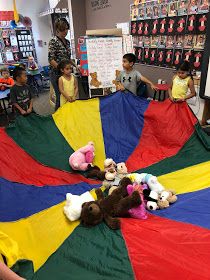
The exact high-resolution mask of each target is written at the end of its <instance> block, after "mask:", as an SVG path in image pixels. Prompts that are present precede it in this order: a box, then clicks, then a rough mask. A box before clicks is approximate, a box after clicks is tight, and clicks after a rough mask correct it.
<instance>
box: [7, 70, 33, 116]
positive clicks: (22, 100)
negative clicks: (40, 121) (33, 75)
mask: <svg viewBox="0 0 210 280" xmlns="http://www.w3.org/2000/svg"><path fill="white" fill-rule="evenodd" d="M13 78H14V80H15V85H14V86H13V87H12V88H11V90H10V98H11V103H12V105H13V106H14V108H15V111H16V112H17V113H18V114H21V115H28V114H30V113H31V112H32V110H33V100H32V96H33V94H32V90H31V88H30V87H29V86H28V85H27V84H26V83H27V75H26V70H25V69H24V68H22V67H16V68H15V69H14V72H13Z"/></svg>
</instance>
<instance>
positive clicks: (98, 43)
mask: <svg viewBox="0 0 210 280" xmlns="http://www.w3.org/2000/svg"><path fill="white" fill-rule="evenodd" d="M86 42H87V56H88V69H89V76H88V79H89V88H90V97H91V96H98V95H99V96H100V95H106V94H109V93H111V92H114V91H116V76H118V74H119V71H121V70H122V54H123V49H122V37H107V38H102V37H101V38H92V39H87V41H86Z"/></svg>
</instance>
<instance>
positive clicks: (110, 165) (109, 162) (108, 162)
mask: <svg viewBox="0 0 210 280" xmlns="http://www.w3.org/2000/svg"><path fill="white" fill-rule="evenodd" d="M116 166H117V165H116V163H115V162H114V160H113V159H112V158H107V159H105V161H104V171H109V169H116Z"/></svg>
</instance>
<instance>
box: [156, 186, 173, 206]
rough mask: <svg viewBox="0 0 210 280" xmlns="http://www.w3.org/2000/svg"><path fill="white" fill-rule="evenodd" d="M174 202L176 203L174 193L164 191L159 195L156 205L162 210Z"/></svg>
mask: <svg viewBox="0 0 210 280" xmlns="http://www.w3.org/2000/svg"><path fill="white" fill-rule="evenodd" d="M176 201H177V196H176V193H175V192H174V191H171V190H165V191H162V192H161V193H160V195H159V199H158V202H157V204H158V207H159V209H164V208H168V207H169V205H170V204H172V203H174V202H176Z"/></svg>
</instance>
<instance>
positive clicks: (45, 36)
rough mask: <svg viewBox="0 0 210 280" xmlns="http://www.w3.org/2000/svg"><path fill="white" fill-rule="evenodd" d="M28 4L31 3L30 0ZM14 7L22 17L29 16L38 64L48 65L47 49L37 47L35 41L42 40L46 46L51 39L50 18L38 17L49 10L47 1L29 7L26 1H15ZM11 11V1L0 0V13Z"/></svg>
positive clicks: (38, 0)
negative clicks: (15, 6)
mask: <svg viewBox="0 0 210 280" xmlns="http://www.w3.org/2000/svg"><path fill="white" fill-rule="evenodd" d="M26 2H27V3H26ZM30 2H31V3H32V1H31V0H30ZM16 5H17V10H18V12H19V13H20V14H22V15H23V16H29V17H30V18H31V20H32V23H33V24H32V31H33V36H34V41H35V47H36V53H37V58H38V63H39V64H40V65H42V66H44V65H48V58H47V52H48V47H47V45H43V47H39V46H38V43H37V40H43V42H46V43H47V44H48V42H49V40H50V38H51V27H50V17H49V16H45V17H41V18H40V17H38V14H39V13H40V12H43V11H45V10H46V9H48V8H49V2H48V0H34V1H33V4H32V5H30V4H29V3H28V1H26V0H17V1H16ZM12 10H13V0H0V11H12Z"/></svg>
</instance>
